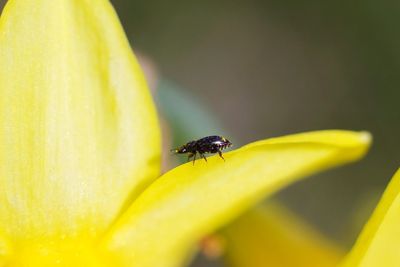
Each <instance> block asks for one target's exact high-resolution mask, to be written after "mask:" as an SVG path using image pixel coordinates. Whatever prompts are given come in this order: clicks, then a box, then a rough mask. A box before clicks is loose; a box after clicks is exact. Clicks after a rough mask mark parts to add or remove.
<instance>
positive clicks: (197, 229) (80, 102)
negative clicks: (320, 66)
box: [0, 0, 370, 267]
mask: <svg viewBox="0 0 400 267" xmlns="http://www.w3.org/2000/svg"><path fill="white" fill-rule="evenodd" d="M0 64H1V67H0V96H1V97H0V203H1V205H0V264H2V265H3V266H136V267H154V266H161V267H169V266H171V267H172V266H179V265H180V264H182V263H183V262H184V260H185V258H186V257H187V255H188V254H189V253H190V251H191V249H192V246H193V244H194V243H195V242H196V241H197V240H199V239H200V238H201V237H202V236H203V235H205V234H207V233H210V232H211V231H213V230H215V229H216V228H217V227H220V226H222V225H223V224H225V223H227V222H228V221H229V220H231V219H233V218H235V217H236V216H238V215H239V214H240V213H242V212H243V211H245V210H246V209H247V208H249V207H251V206H252V205H253V204H255V203H256V202H257V201H259V200H261V199H262V198H263V197H265V196H267V195H270V194H272V193H274V192H275V191H277V190H279V189H281V188H282V187H284V186H286V185H288V184H289V183H292V182H294V181H296V180H298V179H300V178H301V177H304V176H306V175H309V174H312V173H315V172H317V171H321V170H324V169H327V168H330V167H333V166H337V165H340V164H344V163H347V162H351V161H354V160H357V159H359V158H360V157H362V156H363V155H364V153H365V152H366V150H367V148H368V146H369V143H370V137H369V135H368V134H367V133H364V132H360V133H356V132H350V131H321V132H311V133H305V134H297V135H292V136H286V137H281V138H274V139H270V140H265V141H259V142H255V143H252V144H249V145H247V146H245V147H242V148H240V149H237V150H236V151H233V152H230V153H226V154H225V159H226V162H225V163H224V162H222V161H221V159H219V158H216V157H211V158H210V159H209V161H208V163H205V162H201V161H199V162H197V163H196V165H195V166H192V164H191V163H189V164H184V165H182V166H179V167H178V168H175V169H173V170H171V171H169V172H167V173H166V174H164V175H162V176H161V177H159V172H160V131H159V128H158V121H157V116H156V112H155V109H154V106H153V103H152V100H151V97H150V95H149V92H148V90H147V88H146V85H145V81H144V79H143V76H142V74H141V70H140V68H139V65H138V63H137V61H136V59H135V57H134V56H133V54H132V52H131V50H130V47H129V44H128V42H127V40H126V38H125V36H124V33H123V31H122V29H121V26H120V24H119V21H118V19H117V17H116V15H115V13H114V10H113V9H112V7H111V6H110V4H109V3H108V1H106V0H10V1H9V2H8V3H7V5H6V7H5V9H4V11H3V14H2V16H1V18H0Z"/></svg>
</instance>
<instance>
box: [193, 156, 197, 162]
mask: <svg viewBox="0 0 400 267" xmlns="http://www.w3.org/2000/svg"><path fill="white" fill-rule="evenodd" d="M193 155H194V158H193V165H194V162H195V161H196V156H197V153H194V154H193Z"/></svg>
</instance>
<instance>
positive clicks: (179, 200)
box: [103, 131, 370, 267]
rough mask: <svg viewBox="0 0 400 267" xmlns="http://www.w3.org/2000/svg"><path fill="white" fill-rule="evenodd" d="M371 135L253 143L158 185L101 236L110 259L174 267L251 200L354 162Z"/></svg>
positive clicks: (148, 266)
mask: <svg viewBox="0 0 400 267" xmlns="http://www.w3.org/2000/svg"><path fill="white" fill-rule="evenodd" d="M369 143H370V136H369V134H368V133H365V132H361V133H355V132H348V131H322V132H314V133H308V134H299V135H292V136H287V137H282V138H279V139H272V140H269V141H268V140H267V141H261V142H256V143H254V144H250V145H248V146H245V147H243V148H240V149H237V150H235V151H232V152H229V153H226V154H224V156H225V159H226V161H225V162H224V161H222V159H220V158H219V157H218V156H213V157H210V158H209V159H208V163H206V162H204V161H198V162H196V164H195V165H194V166H193V165H192V163H190V162H189V163H187V164H184V165H181V166H179V167H177V168H175V169H173V170H171V171H169V172H168V173H166V174H164V175H163V176H162V177H161V178H160V179H158V180H157V181H155V182H154V183H153V184H152V185H151V186H150V187H149V188H147V189H146V190H145V191H144V192H143V194H141V195H140V196H139V198H138V199H137V200H136V201H135V202H134V203H133V205H132V206H131V207H130V209H128V210H127V212H126V213H125V214H124V215H123V216H122V217H121V218H120V220H119V221H118V222H117V223H116V224H115V225H114V227H113V228H111V230H110V231H109V232H108V234H107V235H106V236H105V239H104V243H103V246H104V247H105V249H107V250H109V251H111V252H112V253H114V254H115V261H120V262H121V263H122V264H126V266H128V265H129V263H130V262H134V263H135V266H141V267H151V266H164V267H170V266H178V265H179V263H180V262H181V260H182V259H183V257H184V255H185V253H186V249H187V247H190V245H192V244H193V243H194V242H195V241H197V240H199V239H200V238H201V237H202V236H204V235H205V234H207V233H210V232H212V231H214V230H215V229H216V228H218V227H220V226H222V225H224V224H226V223H227V222H228V221H229V220H232V219H233V218H235V217H236V216H238V215H239V214H241V213H242V212H244V211H245V210H246V209H247V208H249V207H250V206H252V205H254V204H255V203H256V202H258V201H259V200H261V199H262V198H264V197H265V196H268V195H270V194H272V193H274V192H275V191H277V190H279V189H281V188H282V187H284V186H286V185H288V184H290V183H293V182H294V181H296V180H298V179H300V178H301V177H304V176H306V175H310V174H312V173H315V172H318V171H321V170H324V169H327V168H330V167H333V166H337V165H339V164H343V163H345V162H350V161H354V160H357V159H359V158H360V157H361V156H363V155H364V153H365V152H366V150H367V148H368V146H369Z"/></svg>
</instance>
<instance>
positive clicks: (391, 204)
mask: <svg viewBox="0 0 400 267" xmlns="http://www.w3.org/2000/svg"><path fill="white" fill-rule="evenodd" d="M399 225H400V169H399V170H398V171H397V173H396V174H395V175H394V177H393V178H392V181H391V182H390V184H389V186H388V187H387V189H386V191H385V193H384V194H383V196H382V199H381V200H380V201H379V204H378V206H377V207H376V209H375V211H374V213H373V214H372V216H371V218H370V219H369V221H368V223H367V224H366V225H365V227H364V229H363V231H362V233H361V234H360V236H359V238H358V240H357V242H356V244H355V245H354V247H353V249H352V250H351V252H350V254H349V255H348V256H347V257H346V259H345V261H344V262H343V264H342V266H349V267H355V266H363V267H368V266H371V267H375V266H385V267H397V266H400V257H399V255H400V227H399Z"/></svg>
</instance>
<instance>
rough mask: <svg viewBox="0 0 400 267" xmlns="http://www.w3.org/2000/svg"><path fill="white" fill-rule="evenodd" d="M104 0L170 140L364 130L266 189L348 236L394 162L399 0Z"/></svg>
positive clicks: (242, 139)
mask: <svg viewBox="0 0 400 267" xmlns="http://www.w3.org/2000/svg"><path fill="white" fill-rule="evenodd" d="M111 2H112V3H113V4H114V6H115V8H116V10H117V13H118V14H119V16H120V19H121V21H122V23H123V25H124V28H125V31H126V33H127V35H128V38H129V39H130V41H131V44H132V45H133V47H134V50H135V51H136V52H137V53H138V54H139V55H140V57H141V58H142V60H144V64H145V65H146V66H145V68H146V69H148V70H149V71H148V73H150V78H149V83H150V85H151V87H154V89H155V92H154V94H155V97H156V99H157V103H158V105H159V110H160V113H161V114H162V115H163V116H164V118H165V125H169V129H170V130H169V131H168V133H170V134H171V133H172V136H173V138H174V140H175V143H178V142H181V141H182V140H185V138H186V140H187V139H192V138H193V139H194V138H198V137H202V135H204V134H206V133H208V132H209V131H212V130H214V131H217V132H214V133H215V134H219V133H220V132H224V133H225V134H226V135H228V137H232V138H233V139H234V140H236V142H235V146H236V147H238V146H240V145H242V144H245V143H247V142H251V141H254V140H258V139H263V138H267V137H272V136H278V135H283V134H289V133H295V132H302V131H308V130H317V129H332V128H343V129H351V130H368V131H370V132H372V134H373V136H374V144H373V147H372V149H371V151H370V153H369V154H368V156H367V158H365V159H364V160H362V161H361V162H359V163H357V164H353V165H351V166H346V167H344V168H341V169H337V170H334V171H330V172H328V173H324V174H321V175H318V178H316V177H312V178H310V179H307V180H305V181H304V182H301V183H298V184H295V185H293V186H291V187H290V188H288V189H286V190H284V191H283V192H281V193H279V194H278V195H277V196H276V197H275V198H277V199H279V200H280V201H281V202H283V203H285V204H286V205H287V206H288V207H289V208H290V209H292V210H294V211H295V212H296V213H298V214H300V215H301V216H303V217H304V218H306V219H307V220H308V221H309V222H310V223H311V224H312V225H314V226H315V227H317V228H318V229H320V230H321V231H322V232H323V233H325V234H326V235H327V236H329V237H330V238H332V239H333V240H336V241H337V242H339V243H340V244H342V245H343V246H344V247H345V248H349V247H351V245H352V243H353V242H354V240H355V238H356V236H357V235H358V232H359V231H360V229H361V227H362V226H363V224H364V222H365V220H366V219H367V218H368V217H369V215H370V213H371V211H372V209H373V208H374V206H375V204H376V202H377V201H378V199H379V197H380V194H381V193H382V191H383V189H384V188H385V186H386V184H387V182H388V180H389V179H390V177H391V176H392V175H393V173H394V172H395V170H396V169H397V168H398V167H399V158H400V157H399V154H400V142H399V140H398V137H399V136H400V111H399V103H400V90H399V88H400V75H399V74H400V16H399V14H400V2H396V1H370V0H366V1H333V0H329V1H318V0H305V1H294V0H292V1H291V0H288V1H278V0H270V1H261V0H259V1H257V0H249V1H225V0H220V1H209V0H204V1H178V0H170V1H161V0H153V1H149V0H147V1H128V0H113V1H111ZM0 3H1V1H0ZM2 3H3V4H4V1H3V2H2ZM151 75H152V76H151ZM175 116H177V119H176V120H177V121H178V122H179V123H178V124H177V123H174V120H175V119H174V118H175ZM175 122H176V121H175ZM166 128H168V127H166ZM191 135H192V136H191ZM166 136H167V135H166ZM168 145H169V146H173V144H172V143H168ZM168 145H167V146H168ZM168 157H169V158H168ZM170 157H172V156H171V155H167V156H166V158H167V161H170V160H171V159H170ZM166 168H168V167H166ZM193 266H198V267H199V266H220V263H218V260H217V261H211V260H207V259H205V258H203V257H199V258H198V259H197V260H196V261H195V262H194V263H193Z"/></svg>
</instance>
